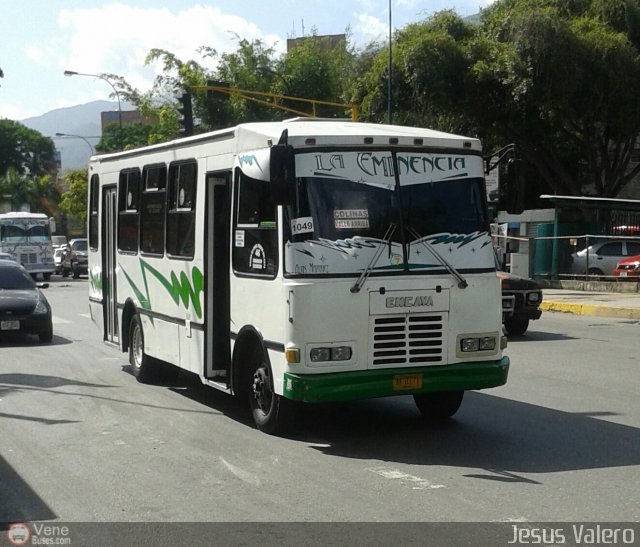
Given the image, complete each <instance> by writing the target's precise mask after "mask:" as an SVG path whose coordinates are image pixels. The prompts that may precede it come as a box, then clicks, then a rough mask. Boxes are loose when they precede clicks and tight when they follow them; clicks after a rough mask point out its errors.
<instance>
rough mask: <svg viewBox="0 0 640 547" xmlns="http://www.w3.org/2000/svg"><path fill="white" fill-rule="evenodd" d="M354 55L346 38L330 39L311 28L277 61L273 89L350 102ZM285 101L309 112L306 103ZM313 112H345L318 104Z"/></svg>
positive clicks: (321, 114)
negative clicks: (309, 31) (304, 36)
mask: <svg viewBox="0 0 640 547" xmlns="http://www.w3.org/2000/svg"><path fill="white" fill-rule="evenodd" d="M354 58H355V52H354V51H352V50H350V49H349V45H348V42H347V41H346V40H345V41H340V42H338V43H333V42H331V40H330V39H329V38H327V37H323V36H318V35H317V34H316V32H315V29H313V31H312V34H311V36H308V37H306V38H303V39H300V40H299V41H298V42H297V43H296V45H295V46H293V47H291V48H290V49H289V51H288V52H287V54H286V55H284V56H282V57H281V58H280V59H279V60H278V61H277V62H276V64H275V75H276V78H275V79H274V80H273V84H272V91H273V92H275V93H277V94H279V95H286V96H289V97H301V98H305V99H316V100H319V101H328V102H335V103H345V104H346V103H350V101H351V93H350V83H351V78H352V75H353V67H354ZM287 105H288V106H290V107H292V108H295V109H297V110H302V111H303V112H308V113H311V111H310V106H309V105H305V104H303V103H300V102H296V101H290V102H289V103H287ZM316 115H317V116H320V117H322V116H325V117H336V116H338V117H344V116H345V112H341V111H339V110H337V109H336V107H333V106H322V105H320V106H319V109H318V110H317V111H316ZM286 116H288V117H290V114H287V115H286ZM280 117H281V116H280Z"/></svg>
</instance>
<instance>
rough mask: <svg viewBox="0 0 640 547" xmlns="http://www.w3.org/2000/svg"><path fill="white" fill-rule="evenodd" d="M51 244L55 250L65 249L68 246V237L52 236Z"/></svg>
mask: <svg viewBox="0 0 640 547" xmlns="http://www.w3.org/2000/svg"><path fill="white" fill-rule="evenodd" d="M51 244H52V245H53V248H54V249H58V248H59V247H64V246H65V245H66V244H67V236H51Z"/></svg>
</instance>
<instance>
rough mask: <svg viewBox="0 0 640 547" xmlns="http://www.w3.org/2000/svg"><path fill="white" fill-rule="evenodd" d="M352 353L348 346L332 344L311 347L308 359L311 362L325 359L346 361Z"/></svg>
mask: <svg viewBox="0 0 640 547" xmlns="http://www.w3.org/2000/svg"><path fill="white" fill-rule="evenodd" d="M352 354H353V352H352V350H351V347H350V346H332V347H326V348H323V347H320V348H311V351H310V352H309V359H310V360H311V362H312V363H321V362H327V361H348V360H349V359H351V355H352Z"/></svg>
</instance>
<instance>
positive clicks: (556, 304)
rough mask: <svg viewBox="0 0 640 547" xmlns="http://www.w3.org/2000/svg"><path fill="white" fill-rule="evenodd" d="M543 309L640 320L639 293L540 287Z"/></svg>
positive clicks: (541, 306) (541, 307)
mask: <svg viewBox="0 0 640 547" xmlns="http://www.w3.org/2000/svg"><path fill="white" fill-rule="evenodd" d="M542 295H543V298H542V304H541V305H540V309H541V310H543V311H556V312H565V313H573V314H576V315H596V316H600V317H620V318H624V319H638V320H640V293H620V292H616V293H614V292H585V291H576V290H569V289H542Z"/></svg>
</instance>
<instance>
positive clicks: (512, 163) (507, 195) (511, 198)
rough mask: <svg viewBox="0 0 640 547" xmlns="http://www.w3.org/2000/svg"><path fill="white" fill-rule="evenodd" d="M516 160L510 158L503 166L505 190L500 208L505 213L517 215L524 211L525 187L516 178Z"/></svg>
mask: <svg viewBox="0 0 640 547" xmlns="http://www.w3.org/2000/svg"><path fill="white" fill-rule="evenodd" d="M518 163H519V162H518V160H516V159H514V158H510V159H509V160H508V161H507V164H506V166H505V179H506V185H505V186H506V189H505V192H504V194H503V195H502V196H501V197H502V206H503V207H504V209H505V211H507V213H509V214H512V215H519V214H520V213H522V212H523V211H524V200H525V187H524V182H522V181H521V179H520V178H519V177H518Z"/></svg>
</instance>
